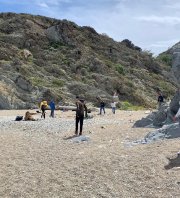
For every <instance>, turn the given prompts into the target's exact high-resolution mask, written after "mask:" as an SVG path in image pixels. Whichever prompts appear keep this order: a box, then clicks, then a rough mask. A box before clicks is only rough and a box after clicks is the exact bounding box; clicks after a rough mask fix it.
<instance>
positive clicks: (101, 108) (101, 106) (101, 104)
mask: <svg viewBox="0 0 180 198" xmlns="http://www.w3.org/2000/svg"><path fill="white" fill-rule="evenodd" d="M102 111H103V112H104V114H105V113H106V112H105V103H104V101H103V100H101V101H100V115H101V114H102Z"/></svg>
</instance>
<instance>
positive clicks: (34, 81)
mask: <svg viewBox="0 0 180 198" xmlns="http://www.w3.org/2000/svg"><path fill="white" fill-rule="evenodd" d="M30 81H31V82H32V84H33V85H35V86H42V85H44V81H43V78H39V77H31V78H30Z"/></svg>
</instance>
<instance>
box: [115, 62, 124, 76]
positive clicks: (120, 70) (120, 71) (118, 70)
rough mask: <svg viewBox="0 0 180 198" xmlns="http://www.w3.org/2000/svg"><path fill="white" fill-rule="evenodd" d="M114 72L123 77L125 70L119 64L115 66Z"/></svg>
mask: <svg viewBox="0 0 180 198" xmlns="http://www.w3.org/2000/svg"><path fill="white" fill-rule="evenodd" d="M116 71H117V72H118V73H119V74H122V75H125V69H124V67H123V66H122V65H121V64H117V65H116Z"/></svg>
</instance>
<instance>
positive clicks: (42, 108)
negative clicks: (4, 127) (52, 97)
mask: <svg viewBox="0 0 180 198" xmlns="http://www.w3.org/2000/svg"><path fill="white" fill-rule="evenodd" d="M47 106H48V105H47V101H45V100H43V101H42V102H41V103H40V109H41V112H42V114H41V118H44V119H45V117H46V112H45V111H46V108H47Z"/></svg>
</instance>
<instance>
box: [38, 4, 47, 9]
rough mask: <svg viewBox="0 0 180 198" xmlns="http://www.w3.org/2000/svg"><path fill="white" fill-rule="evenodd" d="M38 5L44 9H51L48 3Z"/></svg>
mask: <svg viewBox="0 0 180 198" xmlns="http://www.w3.org/2000/svg"><path fill="white" fill-rule="evenodd" d="M37 5H39V6H40V7H43V8H49V6H48V5H47V4H46V3H38V4H37Z"/></svg>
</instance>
